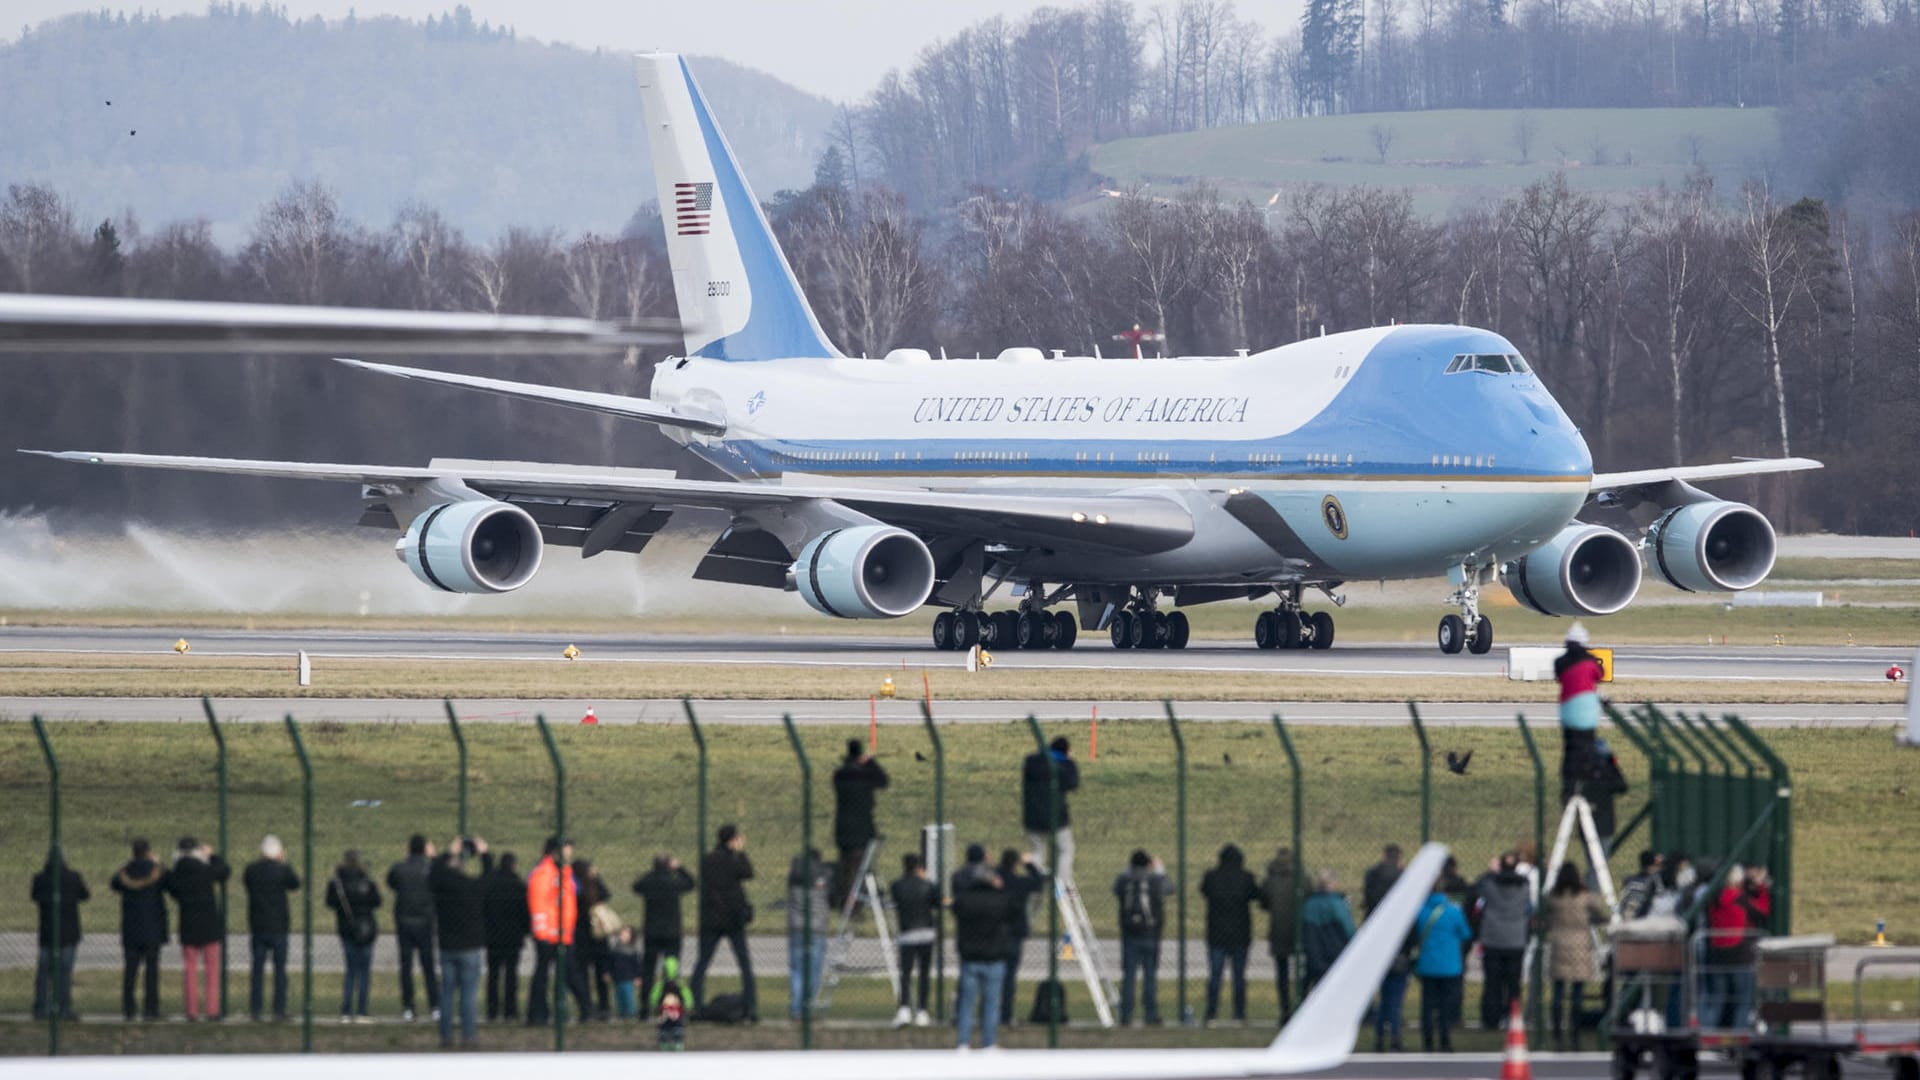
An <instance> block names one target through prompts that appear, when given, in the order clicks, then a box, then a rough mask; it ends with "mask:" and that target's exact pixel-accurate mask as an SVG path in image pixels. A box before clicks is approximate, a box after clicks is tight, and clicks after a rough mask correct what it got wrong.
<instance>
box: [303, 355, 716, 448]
mask: <svg viewBox="0 0 1920 1080" xmlns="http://www.w3.org/2000/svg"><path fill="white" fill-rule="evenodd" d="M336 359H338V360H339V361H340V362H341V363H343V364H347V365H350V366H352V367H357V368H362V369H364V370H367V371H377V372H379V373H380V374H382V375H394V376H397V377H399V378H402V379H417V380H419V381H421V382H430V383H440V384H442V385H444V386H458V387H461V388H462V389H466V390H479V391H481V392H482V393H487V394H497V395H499V396H500V397H507V398H517V399H519V400H522V401H542V402H546V403H547V404H549V405H563V406H565V407H567V408H569V409H582V410H585V411H586V412H596V413H604V414H606V415H608V416H618V417H623V418H625V419H628V420H640V421H644V422H645V423H649V424H660V425H663V426H665V427H678V428H686V429H687V430H689V431H695V432H698V433H700V434H702V435H724V434H726V431H727V425H726V424H724V423H722V422H720V421H718V420H711V419H706V418H703V417H697V416H687V415H684V414H682V413H677V412H675V411H674V410H673V409H671V408H668V407H667V406H665V405H657V404H655V403H653V402H651V401H648V400H647V399H646V398H636V397H628V396H626V395H625V394H603V393H599V392H597V391H593V390H569V389H567V388H565V387H561V386H543V385H540V384H538V383H523V382H509V381H508V380H506V379H489V378H485V377H483V376H479V375H461V374H458V373H456V372H451V371H428V370H426V369H424V368H410V367H395V366H394V365H392V364H374V363H369V362H368V361H365V360H349V359H347V358H346V357H337V358H336Z"/></svg>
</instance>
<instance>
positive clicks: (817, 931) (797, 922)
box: [787, 857, 834, 941]
mask: <svg viewBox="0 0 1920 1080" xmlns="http://www.w3.org/2000/svg"><path fill="white" fill-rule="evenodd" d="M833 870H834V864H833V863H832V862H829V861H828V860H826V859H815V860H813V890H812V891H813V896H812V903H811V904H809V903H808V896H807V891H808V890H807V861H806V860H805V859H802V858H798V857H796V858H795V859H794V860H793V861H792V862H791V863H788V864H787V933H788V934H789V935H791V936H792V937H794V938H795V939H796V940H797V939H798V938H799V937H800V932H801V930H802V929H803V928H804V927H805V925H806V919H807V915H808V914H809V913H811V914H812V916H813V940H815V941H819V940H821V939H822V938H824V937H825V936H826V935H828V934H830V933H832V932H833V905H832V904H829V903H828V902H827V887H828V886H829V885H832V884H833Z"/></svg>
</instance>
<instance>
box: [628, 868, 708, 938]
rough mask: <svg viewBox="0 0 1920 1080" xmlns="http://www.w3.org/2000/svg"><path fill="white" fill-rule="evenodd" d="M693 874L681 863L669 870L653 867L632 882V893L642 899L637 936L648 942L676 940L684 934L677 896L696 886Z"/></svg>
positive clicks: (683, 922)
mask: <svg viewBox="0 0 1920 1080" xmlns="http://www.w3.org/2000/svg"><path fill="white" fill-rule="evenodd" d="M695 887H696V886H695V884H694V880H693V875H692V874H689V873H687V868H686V867H684V866H676V867H674V868H673V869H671V870H669V869H667V868H666V867H664V866H656V867H654V868H653V869H651V870H649V871H647V872H646V873H645V874H642V875H640V877H639V878H637V879H635V881H634V883H633V892H634V895H636V896H638V897H639V898H640V899H641V900H642V901H644V902H645V907H644V914H643V915H642V916H641V919H640V936H641V937H642V938H644V939H647V940H649V941H678V940H680V939H681V938H682V937H684V936H685V935H686V925H685V920H684V918H683V917H682V916H681V914H680V898H681V897H683V896H685V895H687V894H688V893H690V892H692V891H693V890H694V889H695Z"/></svg>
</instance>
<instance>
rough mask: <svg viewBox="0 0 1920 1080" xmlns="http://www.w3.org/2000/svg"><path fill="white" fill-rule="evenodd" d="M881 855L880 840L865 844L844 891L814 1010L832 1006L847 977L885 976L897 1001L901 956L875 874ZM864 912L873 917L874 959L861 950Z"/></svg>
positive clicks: (829, 939)
mask: <svg viewBox="0 0 1920 1080" xmlns="http://www.w3.org/2000/svg"><path fill="white" fill-rule="evenodd" d="M879 853H880V838H879V837H875V838H873V839H872V840H869V841H867V849H866V851H865V852H864V853H862V855H861V857H860V869H859V871H858V872H857V873H856V874H855V876H854V877H853V879H852V880H853V885H852V887H851V888H849V889H848V890H847V898H846V899H845V900H844V901H842V903H841V905H840V910H839V912H838V913H836V919H837V922H836V923H835V927H834V933H833V936H832V937H831V938H828V939H827V955H826V957H825V963H824V965H823V966H824V968H825V970H824V971H823V972H822V973H821V977H820V985H819V987H818V988H817V989H815V990H814V994H813V1007H814V1008H815V1009H825V1008H827V1007H828V1006H829V1005H832V1004H833V991H834V989H835V988H836V987H838V986H839V985H840V980H841V978H842V977H843V976H846V975H878V974H882V973H884V974H885V975H886V976H887V982H888V985H890V986H891V987H892V989H893V996H894V998H895V999H896V1000H897V999H898V998H899V996H900V956H899V951H898V950H897V949H896V948H895V947H894V932H893V927H892V925H891V923H890V921H889V915H888V912H887V906H886V903H885V902H884V900H883V899H882V893H881V891H880V879H879V877H878V876H877V875H876V874H875V873H874V870H873V864H874V859H875V858H876V857H877V856H878V855H879ZM862 910H864V911H866V912H867V913H868V914H869V915H871V916H872V918H873V931H874V939H875V941H874V947H876V948H878V950H879V952H880V956H879V957H878V959H877V960H876V959H875V958H874V957H872V956H871V954H870V950H867V949H863V948H862V947H861V942H862V939H861V937H860V914H861V912H862Z"/></svg>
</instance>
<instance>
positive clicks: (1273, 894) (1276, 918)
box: [1260, 859, 1300, 956]
mask: <svg viewBox="0 0 1920 1080" xmlns="http://www.w3.org/2000/svg"><path fill="white" fill-rule="evenodd" d="M1293 887H1294V886H1293V863H1292V862H1291V861H1283V860H1280V859H1275V860H1274V861H1272V862H1270V863H1268V864H1267V879H1266V880H1265V881H1263V882H1261V883H1260V906H1261V907H1263V908H1266V909H1267V911H1268V912H1270V913H1271V914H1272V919H1271V921H1269V922H1268V924H1267V945H1268V947H1269V951H1271V952H1272V953H1273V955H1275V956H1291V955H1293V950H1294V946H1295V939H1296V937H1297V936H1298V935H1297V930H1298V926H1297V923H1298V919H1299V914H1300V908H1299V905H1298V904H1297V903H1295V898H1294V895H1293Z"/></svg>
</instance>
